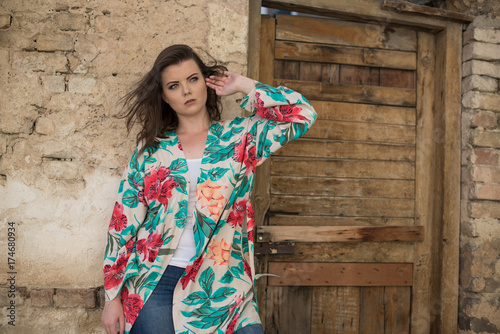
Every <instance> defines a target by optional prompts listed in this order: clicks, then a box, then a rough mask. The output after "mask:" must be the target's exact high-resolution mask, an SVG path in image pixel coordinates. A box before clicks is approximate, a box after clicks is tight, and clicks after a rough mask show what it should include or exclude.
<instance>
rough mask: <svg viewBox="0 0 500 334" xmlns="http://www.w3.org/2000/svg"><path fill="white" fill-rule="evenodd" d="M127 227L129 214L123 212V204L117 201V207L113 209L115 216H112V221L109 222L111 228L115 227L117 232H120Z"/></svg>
mask: <svg viewBox="0 0 500 334" xmlns="http://www.w3.org/2000/svg"><path fill="white" fill-rule="evenodd" d="M125 227H127V216H125V215H124V214H123V205H121V204H120V203H118V202H116V203H115V208H114V209H113V216H112V217H111V222H110V223H109V229H108V230H112V229H115V231H116V232H120V231H121V230H123V229H124V228H125Z"/></svg>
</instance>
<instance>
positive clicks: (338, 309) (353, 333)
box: [287, 286, 360, 334]
mask: <svg viewBox="0 0 500 334" xmlns="http://www.w3.org/2000/svg"><path fill="white" fill-rule="evenodd" d="M359 292H360V288H359V287H350V286H349V287H345V286H342V287H336V286H330V287H314V290H313V303H312V307H313V309H312V324H311V333H313V334H334V333H339V334H340V333H342V334H357V333H358V331H359V308H360V307H359V306H360V305H359V301H360V295H359ZM287 333H288V332H287ZM290 333H301V332H299V331H297V332H290Z"/></svg>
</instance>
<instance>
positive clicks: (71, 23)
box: [52, 13, 90, 31]
mask: <svg viewBox="0 0 500 334" xmlns="http://www.w3.org/2000/svg"><path fill="white" fill-rule="evenodd" d="M52 20H53V21H54V24H55V26H56V27H58V28H59V29H60V30H63V31H78V30H83V31H85V30H87V29H88V28H89V27H90V23H89V19H88V17H87V16H86V15H85V14H73V13H57V14H56V15H54V16H53V18H52Z"/></svg>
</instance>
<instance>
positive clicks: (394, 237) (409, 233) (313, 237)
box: [257, 225, 424, 242]
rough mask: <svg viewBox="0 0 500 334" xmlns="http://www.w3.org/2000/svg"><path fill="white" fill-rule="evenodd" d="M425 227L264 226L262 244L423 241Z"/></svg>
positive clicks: (260, 239)
mask: <svg viewBox="0 0 500 334" xmlns="http://www.w3.org/2000/svg"><path fill="white" fill-rule="evenodd" d="M423 231H424V229H423V227H422V226H314V225H304V226H260V227H259V228H258V229H257V240H258V241H259V242H352V241H359V242H368V241H410V242H414V241H422V240H423Z"/></svg>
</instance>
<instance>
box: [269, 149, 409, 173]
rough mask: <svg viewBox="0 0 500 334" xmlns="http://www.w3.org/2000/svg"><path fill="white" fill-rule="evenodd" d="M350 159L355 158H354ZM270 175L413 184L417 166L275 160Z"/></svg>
mask: <svg viewBox="0 0 500 334" xmlns="http://www.w3.org/2000/svg"><path fill="white" fill-rule="evenodd" d="M278 152H279V151H278ZM343 156H344V157H345V156H347V155H343ZM349 156H350V157H353V155H352V154H351V155H349ZM356 156H357V157H360V156H359V155H356ZM271 173H272V175H283V176H304V177H307V176H311V177H352V178H368V179H400V180H414V179H415V163H414V162H412V161H383V160H337V159H322V158H318V159H311V158H299V157H293V158H289V157H280V156H275V157H273V158H272V161H271Z"/></svg>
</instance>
